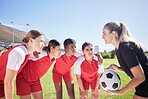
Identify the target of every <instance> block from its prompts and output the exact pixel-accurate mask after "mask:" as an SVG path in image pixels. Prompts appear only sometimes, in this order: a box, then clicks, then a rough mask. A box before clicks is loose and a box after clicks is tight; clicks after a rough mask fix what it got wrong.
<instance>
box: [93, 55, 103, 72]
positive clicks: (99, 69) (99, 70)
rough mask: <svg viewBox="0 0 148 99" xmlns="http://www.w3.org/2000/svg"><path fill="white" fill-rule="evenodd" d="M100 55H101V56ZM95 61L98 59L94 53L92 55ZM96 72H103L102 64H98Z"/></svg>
mask: <svg viewBox="0 0 148 99" xmlns="http://www.w3.org/2000/svg"><path fill="white" fill-rule="evenodd" d="M101 57H102V56H101ZM93 58H94V59H95V60H96V61H98V57H97V56H96V55H94V57H93ZM98 67H99V68H98V73H103V72H104V67H103V64H98Z"/></svg>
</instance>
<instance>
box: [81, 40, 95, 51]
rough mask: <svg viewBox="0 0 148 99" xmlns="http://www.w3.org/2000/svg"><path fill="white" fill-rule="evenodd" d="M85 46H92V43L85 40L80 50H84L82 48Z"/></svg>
mask: <svg viewBox="0 0 148 99" xmlns="http://www.w3.org/2000/svg"><path fill="white" fill-rule="evenodd" d="M86 46H92V47H93V45H92V44H91V43H89V42H85V43H84V44H83V45H82V51H84V49H85V47H86Z"/></svg>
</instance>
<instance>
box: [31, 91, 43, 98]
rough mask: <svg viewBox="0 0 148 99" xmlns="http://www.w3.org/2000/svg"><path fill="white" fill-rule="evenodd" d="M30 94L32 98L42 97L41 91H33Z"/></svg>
mask: <svg viewBox="0 0 148 99" xmlns="http://www.w3.org/2000/svg"><path fill="white" fill-rule="evenodd" d="M32 96H33V97H34V99H43V94H42V91H38V92H33V93H32Z"/></svg>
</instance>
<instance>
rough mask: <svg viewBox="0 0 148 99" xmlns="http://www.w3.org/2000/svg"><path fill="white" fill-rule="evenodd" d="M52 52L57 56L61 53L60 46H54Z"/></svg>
mask: <svg viewBox="0 0 148 99" xmlns="http://www.w3.org/2000/svg"><path fill="white" fill-rule="evenodd" d="M53 53H54V57H59V56H60V54H61V47H60V46H56V47H55V48H54V49H53Z"/></svg>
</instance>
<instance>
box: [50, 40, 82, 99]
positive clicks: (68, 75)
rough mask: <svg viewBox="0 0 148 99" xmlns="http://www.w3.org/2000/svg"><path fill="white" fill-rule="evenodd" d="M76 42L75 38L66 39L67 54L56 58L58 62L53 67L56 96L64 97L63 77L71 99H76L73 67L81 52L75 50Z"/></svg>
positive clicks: (58, 98)
mask: <svg viewBox="0 0 148 99" xmlns="http://www.w3.org/2000/svg"><path fill="white" fill-rule="evenodd" d="M75 44H76V42H75V41H74V40H73V39H70V38H69V39H66V40H65V41H64V48H65V54H63V55H61V57H59V58H57V59H56V64H55V65H54V68H53V82H54V86H55V90H56V98H57V99H62V78H63V79H64V81H65V84H66V88H67V92H68V95H69V98H70V99H75V96H74V82H73V77H72V71H71V67H72V66H73V64H74V62H75V61H76V59H77V57H79V56H80V55H81V54H80V53H77V54H76V51H75V48H76V45H75Z"/></svg>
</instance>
